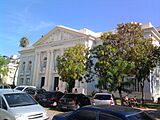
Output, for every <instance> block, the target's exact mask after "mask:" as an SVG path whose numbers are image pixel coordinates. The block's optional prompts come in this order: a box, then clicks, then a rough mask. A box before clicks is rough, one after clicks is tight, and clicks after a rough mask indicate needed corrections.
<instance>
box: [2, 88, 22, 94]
mask: <svg viewBox="0 0 160 120" xmlns="http://www.w3.org/2000/svg"><path fill="white" fill-rule="evenodd" d="M10 93H24V92H22V91H19V90H14V89H0V94H1V95H2V94H10Z"/></svg>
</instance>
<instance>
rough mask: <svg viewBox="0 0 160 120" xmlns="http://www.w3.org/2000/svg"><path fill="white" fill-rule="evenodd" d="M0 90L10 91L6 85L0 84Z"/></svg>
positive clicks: (9, 87)
mask: <svg viewBox="0 0 160 120" xmlns="http://www.w3.org/2000/svg"><path fill="white" fill-rule="evenodd" d="M0 89H11V86H10V85H7V84H0Z"/></svg>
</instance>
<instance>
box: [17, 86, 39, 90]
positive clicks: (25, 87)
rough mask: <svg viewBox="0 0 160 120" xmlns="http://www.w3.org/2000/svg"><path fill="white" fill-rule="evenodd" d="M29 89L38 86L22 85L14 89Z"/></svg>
mask: <svg viewBox="0 0 160 120" xmlns="http://www.w3.org/2000/svg"><path fill="white" fill-rule="evenodd" d="M27 89H36V86H27V85H21V86H17V87H15V88H14V90H20V91H26V90H27Z"/></svg>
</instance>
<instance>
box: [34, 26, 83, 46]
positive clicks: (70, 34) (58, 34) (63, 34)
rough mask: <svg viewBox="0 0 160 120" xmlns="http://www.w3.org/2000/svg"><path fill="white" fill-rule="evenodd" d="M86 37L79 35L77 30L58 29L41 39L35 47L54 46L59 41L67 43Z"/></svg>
mask: <svg viewBox="0 0 160 120" xmlns="http://www.w3.org/2000/svg"><path fill="white" fill-rule="evenodd" d="M84 36H86V35H85V34H82V33H79V32H77V31H76V30H75V31H74V30H70V29H66V28H63V27H56V28H54V29H53V30H51V31H50V32H49V33H47V34H46V35H45V36H43V37H42V38H40V39H39V40H38V41H37V42H36V43H35V44H33V46H39V45H46V44H52V43H54V42H58V41H67V40H72V39H77V38H81V37H84Z"/></svg>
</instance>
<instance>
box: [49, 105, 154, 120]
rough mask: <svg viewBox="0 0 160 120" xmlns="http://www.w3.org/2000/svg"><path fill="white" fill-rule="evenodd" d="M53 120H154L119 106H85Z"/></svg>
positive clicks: (144, 114) (131, 109)
mask: <svg viewBox="0 0 160 120" xmlns="http://www.w3.org/2000/svg"><path fill="white" fill-rule="evenodd" d="M52 120H154V119H153V118H151V117H150V116H149V115H148V114H146V113H145V112H143V111H141V110H139V109H135V108H131V107H124V106H118V105H112V106H111V105H95V106H85V107H82V108H79V109H77V110H76V111H73V112H68V113H62V114H58V115H55V116H54V117H53V118H52Z"/></svg>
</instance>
